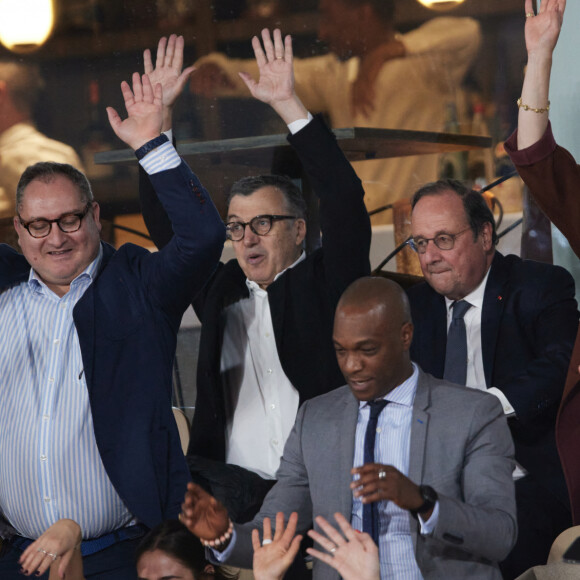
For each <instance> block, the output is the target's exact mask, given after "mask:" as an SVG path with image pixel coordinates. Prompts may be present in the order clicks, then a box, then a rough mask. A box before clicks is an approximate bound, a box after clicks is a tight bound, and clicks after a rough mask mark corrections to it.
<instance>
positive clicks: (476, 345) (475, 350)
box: [445, 267, 515, 415]
mask: <svg viewBox="0 0 580 580" xmlns="http://www.w3.org/2000/svg"><path fill="white" fill-rule="evenodd" d="M490 271H491V267H490V268H488V270H487V274H486V275H485V277H484V279H483V280H482V281H481V283H480V284H479V286H478V287H477V288H476V289H475V290H473V291H472V292H470V293H469V294H468V295H467V296H465V297H464V298H463V299H462V300H465V302H469V304H471V308H470V309H469V310H468V311H467V312H466V313H465V316H464V317H463V320H464V322H465V333H466V336H467V378H466V385H467V386H468V387H471V388H472V389H479V390H480V391H487V392H488V393H490V394H492V395H495V396H496V397H497V398H498V399H499V401H500V403H501V405H502V407H503V412H504V413H505V414H506V415H512V414H515V410H514V408H513V407H512V406H511V404H510V402H509V401H508V399H507V397H506V396H505V395H504V394H503V391H500V390H499V389H498V388H497V387H493V386H492V387H490V388H489V389H488V388H487V385H486V383H485V373H484V370H483V355H482V349H481V313H482V310H483V297H484V294H485V286H486V284H487V279H488V278H489V272H490ZM454 302H455V301H454V300H450V299H449V298H445V306H446V307H447V330H448V331H449V325H450V324H451V319H452V318H453V312H452V305H453V303H454Z"/></svg>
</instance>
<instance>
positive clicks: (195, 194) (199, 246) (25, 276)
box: [0, 75, 225, 580]
mask: <svg viewBox="0 0 580 580" xmlns="http://www.w3.org/2000/svg"><path fill="white" fill-rule="evenodd" d="M122 90H123V94H124V97H125V105H126V107H127V112H128V114H129V116H128V118H127V119H125V120H124V121H121V119H120V118H119V116H118V115H117V113H116V112H115V111H113V110H112V109H109V110H108V113H109V119H110V122H111V125H112V127H113V129H114V130H115V132H116V134H117V135H118V136H119V137H120V138H121V139H122V140H124V141H125V142H126V143H127V144H128V145H129V146H131V147H132V148H133V149H135V150H136V155H137V157H138V159H140V160H141V163H142V165H143V166H144V167H145V169H146V170H147V171H148V173H149V174H150V179H151V182H152V183H153V186H154V187H155V190H156V192H157V194H158V195H159V198H160V200H161V202H162V203H163V206H164V208H165V210H166V212H167V214H168V215H169V216H170V219H171V221H172V224H173V228H174V232H175V236H174V238H173V240H172V241H171V242H170V243H169V244H168V245H167V246H166V247H165V248H164V249H163V250H161V251H160V252H157V253H150V252H148V251H146V250H145V249H143V248H139V247H137V246H134V245H132V244H126V245H124V246H122V247H121V248H120V249H119V250H118V251H115V249H114V248H112V247H111V246H109V245H107V244H105V243H102V242H100V236H99V233H100V229H101V226H100V222H99V205H98V204H97V203H96V202H95V201H94V200H93V198H92V192H91V191H90V185H89V184H88V182H87V181H86V178H85V177H84V176H83V175H82V174H81V173H80V172H78V171H77V170H75V169H74V168H72V167H71V166H68V165H61V164H54V163H49V164H37V165H35V166H32V167H30V168H29V169H28V170H27V171H26V172H25V174H24V175H23V177H22V179H21V183H20V186H19V193H18V195H17V209H18V215H17V217H15V218H14V225H15V228H16V231H17V233H18V236H19V243H20V246H21V248H22V251H23V254H24V255H23V256H22V255H19V254H17V253H16V252H14V251H13V250H12V249H11V248H9V247H8V246H4V245H2V246H0V334H1V335H2V337H3V340H4V341H5V342H3V345H2V350H1V351H0V377H1V378H0V400H2V406H3V408H4V407H8V408H10V407H11V405H12V404H14V402H15V401H17V400H18V396H19V391H20V390H26V389H28V391H30V393H31V396H30V397H29V398H28V399H29V400H31V402H30V403H28V401H26V404H27V405H28V404H29V406H30V409H29V408H28V407H25V409H24V412H23V416H22V417H20V418H19V419H18V420H15V421H14V423H12V424H11V423H10V419H11V418H10V417H9V416H7V415H6V414H4V415H3V414H2V412H0V421H2V424H1V426H0V431H1V432H2V437H1V438H0V439H1V441H0V463H1V464H2V466H1V467H0V515H3V516H4V522H3V523H4V524H9V526H11V528H12V529H11V530H10V531H11V534H10V537H8V536H7V534H4V536H5V538H4V539H5V540H6V542H5V545H4V549H3V551H2V552H0V576H1V577H2V578H3V579H4V580H8V579H13V578H20V577H21V576H20V574H19V573H18V570H19V565H18V557H19V553H21V552H22V550H23V549H25V548H26V547H27V545H29V544H30V540H34V539H36V537H38V536H39V535H40V540H39V548H38V552H39V553H44V554H45V556H44V561H45V562H50V563H51V561H50V559H51V558H52V559H53V560H57V559H58V558H60V557H61V556H62V555H63V554H64V553H65V547H63V550H62V551H60V552H55V550H56V548H54V546H55V544H54V543H50V542H54V533H52V536H51V532H50V531H49V532H44V531H43V530H44V528H46V527H48V526H51V529H52V530H53V529H54V528H53V526H52V525H53V523H54V520H58V519H64V518H66V519H71V520H74V521H76V522H77V523H78V524H79V525H80V528H81V532H82V537H83V538H84V539H85V540H86V541H83V543H82V545H81V552H82V554H83V559H84V566H85V576H86V577H87V579H88V578H91V579H101V578H102V579H103V580H104V579H105V578H106V579H107V580H111V579H123V580H124V579H127V578H136V575H135V571H134V561H133V550H134V546H135V541H136V540H135V538H136V537H138V536H139V535H140V534H141V535H142V533H143V532H142V531H141V530H144V529H145V528H149V527H152V526H154V525H156V524H158V523H159V522H161V521H162V520H164V519H166V518H172V517H173V518H174V517H176V515H177V514H178V512H179V507H180V503H181V500H182V498H183V493H184V489H185V486H186V483H187V481H188V480H189V474H188V469H187V465H186V463H185V460H184V457H183V453H182V451H181V446H180V442H179V436H178V432H177V428H176V425H175V421H174V419H173V415H172V411H171V386H172V379H171V376H172V364H173V358H174V353H175V346H176V334H177V331H178V329H179V325H180V321H181V317H182V314H183V312H184V311H185V309H186V308H187V306H188V304H189V302H190V300H191V295H192V294H194V293H195V292H196V291H198V290H199V289H200V288H201V287H202V286H203V284H204V283H205V281H206V280H207V279H208V277H209V276H210V275H211V273H212V271H213V270H214V269H215V267H216V264H217V262H218V259H219V256H220V253H221V250H222V246H223V241H224V237H225V231H224V226H223V223H222V222H221V219H220V217H219V215H218V213H217V211H216V209H215V207H214V205H213V203H212V201H211V199H210V197H209V195H208V193H207V192H206V191H205V189H204V188H203V187H202V185H201V184H200V183H199V181H198V180H197V178H196V176H195V175H194V174H193V173H192V171H191V170H190V169H189V168H188V167H187V165H186V164H185V163H184V162H183V161H181V160H180V159H179V157H178V155H177V153H176V152H175V150H174V148H173V146H172V145H171V143H168V142H167V137H166V136H160V129H161V119H162V105H161V86H160V85H157V86H156V87H155V89H152V87H151V84H150V83H149V80H148V78H147V77H146V76H145V77H144V79H143V81H142V82H141V81H140V79H139V75H135V76H134V78H133V91H131V89H130V88H129V86H128V85H127V84H126V83H123V85H122ZM82 284H86V287H84V288H82V291H79V287H82V286H81V285H82ZM21 298H22V301H21ZM75 301H76V303H75ZM71 302H72V304H71ZM53 304H56V307H55V308H56V313H57V314H58V313H59V312H61V311H63V312H65V311H66V312H67V313H68V312H70V314H68V317H65V318H64V320H63V321H62V326H63V327H65V328H68V329H69V331H68V335H70V336H72V340H71V341H70V343H66V345H67V350H66V352H65V353H64V355H63V356H62V357H60V356H57V358H56V359H55V360H56V361H57V363H58V365H60V366H58V367H57V368H56V370H55V368H52V367H50V368H49V367H48V366H47V365H44V359H48V358H49V357H50V356H52V355H51V354H50V353H51V352H52V349H53V344H54V345H55V347H59V346H60V345H61V344H62V346H63V347H64V346H65V336H66V335H67V333H63V335H62V336H61V337H60V338H58V339H55V340H54V341H53V340H52V338H51V340H50V343H49V344H47V343H45V342H36V341H37V337H38V333H37V331H36V328H35V327H36V326H40V325H41V324H43V321H44V320H46V319H47V317H46V309H47V308H51V307H52V306H51V305H53ZM46 305H48V306H46ZM69 305H70V308H69ZM51 312H52V311H51ZM29 315H30V316H29ZM58 331H59V329H58V326H57V324H51V326H50V328H49V329H48V332H49V333H50V335H49V336H51V337H52V336H53V334H52V333H53V332H54V333H56V332H58ZM41 336H42V335H41ZM56 336H59V335H56ZM7 337H9V340H10V342H8V339H7ZM43 345H46V346H43ZM7 346H9V347H10V349H11V350H10V353H11V354H10V356H7V355H5V353H6V352H7ZM35 349H38V350H37V351H36V350H35ZM63 350H64V348H63ZM75 357H77V358H78V364H79V366H74V364H73V365H71V364H69V360H73V361H74V360H75ZM20 361H23V362H20ZM18 364H20V365H21V366H20V367H17V371H18V372H16V371H15V366H14V365H18ZM45 366H46V367H47V368H44V367H45ZM61 367H62V369H63V370H62V372H61V371H60V370H59V368H61ZM79 367H80V369H81V370H80V372H79ZM45 372H46V373H48V372H50V373H51V374H52V373H53V372H54V373H55V374H54V375H52V376H54V377H56V378H52V379H48V383H49V385H50V384H51V383H53V384H54V385H55V392H56V395H55V398H54V400H53V401H52V403H51V404H52V407H51V410H50V413H47V414H44V415H43V414H42V413H43V412H45V413H46V411H41V409H40V407H41V405H40V403H38V408H37V407H36V404H35V403H34V399H35V398H37V399H38V401H41V400H43V397H45V396H47V395H46V388H47V387H45V386H43V385H44V384H45V381H44V379H43V378H42V377H45V376H49V377H50V376H51V374H44V373H45ZM37 375H38V378H37ZM71 375H72V376H71ZM77 375H78V376H77ZM68 384H72V386H73V391H74V392H80V398H81V403H80V404H76V403H74V402H71V401H70V400H68V399H67V398H66V392H67V391H65V389H66V388H68V387H67V385H68ZM79 388H80V391H79ZM28 391H26V392H28ZM26 411H31V412H30V413H28V414H26ZM21 412H22V409H21ZM67 413H68V414H67ZM79 413H80V414H81V415H82V416H86V420H85V422H88V424H89V426H90V422H91V421H92V429H91V428H90V427H89V428H88V430H87V431H85V430H84V428H83V425H81V426H80V427H78V425H77V423H78V422H76V421H75V417H76V416H78V415H79ZM25 417H27V419H26V420H25ZM18 421H20V423H23V424H25V425H26V424H29V422H31V424H32V429H31V430H30V432H29V434H28V437H26V434H25V433H23V432H21V431H23V429H21V428H19V424H20V423H19V422H18ZM7 424H8V425H9V429H10V430H9V429H7V428H6V425H7ZM45 425H48V435H46V433H45V434H44V435H43V434H42V433H43V430H44V429H45ZM11 429H14V431H12V430H11ZM7 433H8V436H6V434H7ZM39 433H40V435H39ZM23 440H25V442H24V443H23ZM54 442H57V443H62V446H61V448H58V446H57V445H54ZM27 445H28V446H30V445H32V446H34V451H33V452H32V458H33V463H34V464H35V462H36V453H37V451H36V449H39V451H38V453H40V452H41V450H42V449H43V446H46V447H47V448H48V450H49V451H48V453H46V455H40V457H39V466H45V465H46V466H48V468H49V470H50V471H49V473H50V474H51V477H50V485H51V486H53V489H51V488H50V487H49V488H47V487H46V485H47V483H46V479H45V478H44V477H43V476H42V473H43V471H42V467H38V474H39V475H38V481H37V478H33V480H32V481H30V480H28V481H22V482H21V485H20V488H21V489H18V490H15V487H18V486H15V485H14V483H15V478H17V474H19V473H21V472H22V473H26V472H27V471H26V470H29V469H32V470H33V471H32V472H33V473H36V471H35V470H36V469H37V468H36V467H35V466H34V465H32V467H29V465H28V464H27V463H26V457H23V458H20V457H17V458H15V459H12V460H11V459H10V455H11V454H10V450H12V449H15V448H19V449H20V448H24V447H26V446H27ZM85 448H88V449H91V450H93V451H94V452H95V453H94V457H92V458H91V457H87V454H85V453H83V450H84V449H85ZM69 449H70V451H69ZM51 450H52V451H53V453H52V454H51ZM12 455H14V454H12ZM24 455H26V454H24ZM10 461H12V462H13V463H9V462H10ZM87 473H89V474H92V473H97V474H98V476H99V478H100V483H99V485H100V486H101V487H99V488H98V489H97V488H95V485H96V484H95V482H94V479H93V478H92V477H88V476H87V475H86V474H87ZM59 474H64V475H63V476H62V479H60V480H59V479H58V477H59ZM54 478H56V479H54ZM71 479H72V480H73V481H74V482H75V485H73V486H70V488H71V489H72V490H73V492H72V496H73V498H74V501H72V502H69V501H68V500H69V499H70V497H68V496H67V495H66V493H65V487H66V485H68V483H67V482H68V481H69V480H71ZM55 482H56V483H55ZM59 482H60V483H62V484H63V485H59ZM16 483H18V482H17V481H16ZM8 487H11V489H7V488H8ZM46 489H49V490H50V495H49V494H48V493H49V492H47V491H46ZM67 490H68V488H67ZM76 490H78V491H76ZM102 490H105V491H102ZM101 492H102V493H101ZM45 493H46V494H47V495H45V496H44V498H43V496H42V495H40V494H43V495H44V494H45ZM75 493H76V494H77V495H76V496H75V495H74V494H75ZM18 494H20V495H18ZM36 501H38V502H40V503H39V506H40V507H39V508H35V507H34V506H35V504H34V502H36ZM69 503H70V504H71V505H69ZM31 506H32V508H31ZM45 506H46V509H44V507H45ZM27 510H30V511H31V513H30V517H28V518H22V517H21V516H22V514H23V513H24V514H27ZM107 510H109V511H113V512H114V513H104V514H103V512H106V511H107ZM36 519H39V520H41V523H40V524H38V525H39V527H40V529H39V530H38V532H34V533H30V534H27V533H26V530H28V529H35V528H34V525H36ZM26 520H31V521H30V522H29V521H26ZM95 522H98V524H95ZM111 522H113V524H112V523H111ZM29 523H30V525H28V524H29ZM5 527H6V526H4V527H2V526H0V528H1V529H2V530H4V528H5ZM95 529H98V532H95ZM43 542H45V543H44V544H43ZM70 548H71V549H72V546H70ZM39 566H42V571H44V568H46V564H39ZM38 569H39V570H41V568H40V567H39V568H38ZM33 571H34V570H32V571H31V570H28V572H29V573H30V572H33ZM47 575H48V573H47V574H46V575H45V576H42V577H46V576H47Z"/></svg>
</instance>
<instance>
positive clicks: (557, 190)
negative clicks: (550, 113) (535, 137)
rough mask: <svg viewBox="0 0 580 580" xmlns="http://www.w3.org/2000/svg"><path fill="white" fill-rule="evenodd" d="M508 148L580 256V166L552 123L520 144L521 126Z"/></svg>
mask: <svg viewBox="0 0 580 580" xmlns="http://www.w3.org/2000/svg"><path fill="white" fill-rule="evenodd" d="M505 149H506V151H507V153H508V155H509V156H510V158H511V160H512V162H513V163H514V165H515V166H516V169H517V170H518V173H519V174H520V176H521V178H522V179H523V180H524V183H525V184H526V185H527V186H528V188H529V190H530V193H531V194H532V196H533V197H534V199H535V200H536V202H537V204H538V205H539V206H540V208H541V209H542V211H543V212H544V213H545V214H546V215H547V216H548V218H549V219H550V220H551V221H552V222H553V223H554V225H555V226H556V227H557V228H558V229H559V230H560V231H561V232H562V233H563V234H564V235H565V236H566V238H567V239H568V242H569V243H570V246H571V247H572V249H573V250H574V252H575V253H576V255H577V256H579V257H580V166H578V165H577V163H576V161H575V159H574V157H572V155H571V154H570V153H569V152H568V151H566V149H564V148H563V147H560V146H559V145H557V144H556V142H555V140H554V136H553V134H552V128H551V125H548V127H547V129H546V132H545V133H544V135H543V136H542V138H541V139H540V140H539V141H538V142H537V143H534V144H533V145H531V146H530V147H527V148H526V149H521V150H518V148H517V130H516V131H514V133H513V134H512V135H511V136H510V138H509V139H508V140H507V141H506V143H505Z"/></svg>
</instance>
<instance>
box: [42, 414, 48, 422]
mask: <svg viewBox="0 0 580 580" xmlns="http://www.w3.org/2000/svg"><path fill="white" fill-rule="evenodd" d="M49 418H50V417H49V416H48V415H43V416H42V420H43V421H48V419H49Z"/></svg>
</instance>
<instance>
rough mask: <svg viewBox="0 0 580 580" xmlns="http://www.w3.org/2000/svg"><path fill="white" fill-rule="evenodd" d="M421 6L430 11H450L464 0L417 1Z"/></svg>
mask: <svg viewBox="0 0 580 580" xmlns="http://www.w3.org/2000/svg"><path fill="white" fill-rule="evenodd" d="M419 2H420V3H421V4H423V6H425V7H426V8H429V9H431V10H441V11H444V10H452V9H453V8H455V7H456V6H459V5H460V4H463V2H464V0H419Z"/></svg>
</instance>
